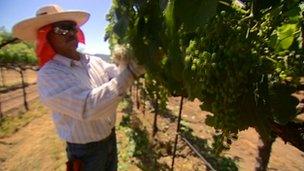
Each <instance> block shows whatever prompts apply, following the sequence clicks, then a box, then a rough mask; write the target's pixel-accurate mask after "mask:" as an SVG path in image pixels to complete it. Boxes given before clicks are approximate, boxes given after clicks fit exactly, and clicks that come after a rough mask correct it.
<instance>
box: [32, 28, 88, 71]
mask: <svg viewBox="0 0 304 171" xmlns="http://www.w3.org/2000/svg"><path fill="white" fill-rule="evenodd" d="M51 30H52V25H47V26H44V27H42V28H41V29H39V30H38V33H37V42H36V55H37V57H38V61H39V67H40V68H41V67H42V66H43V65H44V64H45V63H47V62H48V61H49V60H51V59H53V57H54V55H55V54H56V52H55V51H54V50H53V48H52V46H51V45H50V44H49V42H48V41H47V34H48V33H49V32H50V31H51ZM77 39H78V42H81V43H85V40H84V34H83V32H82V31H81V30H80V28H78V30H77Z"/></svg>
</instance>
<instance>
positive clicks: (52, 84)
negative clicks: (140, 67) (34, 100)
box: [38, 70, 133, 120]
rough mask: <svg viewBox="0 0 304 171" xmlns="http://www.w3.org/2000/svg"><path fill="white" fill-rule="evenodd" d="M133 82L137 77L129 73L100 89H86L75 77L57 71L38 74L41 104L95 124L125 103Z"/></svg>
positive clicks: (120, 75)
mask: <svg viewBox="0 0 304 171" xmlns="http://www.w3.org/2000/svg"><path fill="white" fill-rule="evenodd" d="M113 76H114V75H113ZM132 82H133V77H132V75H131V73H130V71H128V70H124V71H123V72H121V73H119V74H118V75H116V76H115V77H113V78H112V79H111V80H110V81H108V82H106V83H104V84H102V85H101V86H99V87H96V88H88V87H85V86H82V85H81V84H80V83H79V80H78V78H76V77H75V76H74V75H73V74H66V73H63V72H61V71H57V70H50V71H48V72H39V74H38V90H39V94H40V98H41V101H42V102H43V103H44V104H45V105H46V106H48V107H49V108H50V109H51V110H52V111H53V112H57V113H61V114H64V115H68V116H70V117H73V118H76V119H79V120H94V119H98V118H100V117H103V116H106V115H110V114H111V113H110V111H111V110H109V108H110V107H111V105H112V104H113V103H117V102H118V101H119V100H121V98H122V95H123V94H124V93H125V91H126V90H127V89H128V87H129V86H131V84H132Z"/></svg>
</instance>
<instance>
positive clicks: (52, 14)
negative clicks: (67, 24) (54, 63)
mask: <svg viewBox="0 0 304 171" xmlns="http://www.w3.org/2000/svg"><path fill="white" fill-rule="evenodd" d="M89 17H90V14H89V13H87V12H85V11H63V10H62V8H61V7H60V6H58V5H47V6H44V7H41V8H40V9H38V10H37V12H36V17H33V18H29V19H26V20H23V21H20V22H19V23H17V24H15V25H14V27H13V36H14V37H17V38H19V39H21V40H25V41H29V42H34V41H35V40H36V36H37V31H38V29H40V28H41V27H43V26H46V25H48V24H51V23H55V22H58V21H74V22H76V23H77V25H78V26H81V25H83V24H84V23H86V22H87V21H88V19H89Z"/></svg>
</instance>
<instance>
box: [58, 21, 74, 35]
mask: <svg viewBox="0 0 304 171" xmlns="http://www.w3.org/2000/svg"><path fill="white" fill-rule="evenodd" d="M53 32H54V33H55V34H58V35H62V36H65V35H67V34H69V33H73V34H75V33H76V32H77V26H76V24H70V23H67V24H61V25H54V26H53Z"/></svg>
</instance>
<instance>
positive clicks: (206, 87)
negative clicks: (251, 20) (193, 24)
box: [184, 11, 260, 132]
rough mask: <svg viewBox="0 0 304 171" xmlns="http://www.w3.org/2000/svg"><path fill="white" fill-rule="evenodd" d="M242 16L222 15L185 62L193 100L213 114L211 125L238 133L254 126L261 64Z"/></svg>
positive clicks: (190, 48) (196, 42)
mask: <svg viewBox="0 0 304 171" xmlns="http://www.w3.org/2000/svg"><path fill="white" fill-rule="evenodd" d="M241 17H242V16H241V14H239V13H237V12H235V13H227V12H225V11H223V12H221V13H220V14H219V15H217V16H215V18H214V20H212V21H211V23H209V24H208V25H207V26H206V27H205V28H203V29H201V30H198V31H197V34H199V35H200V36H197V37H195V38H194V39H193V40H191V41H190V42H189V45H188V47H187V48H186V56H185V58H184V62H185V67H184V75H185V77H184V78H185V79H186V80H185V84H186V86H185V87H186V88H187V92H188V95H189V98H199V99H200V100H201V101H202V102H203V104H202V105H201V108H202V109H203V110H208V111H211V112H212V113H213V116H210V117H208V118H207V123H208V124H209V125H211V126H213V127H215V128H216V129H222V130H226V131H229V132H237V131H239V130H243V129H246V128H248V127H249V126H250V120H252V118H253V117H254V113H255V111H254V110H253V109H254V107H255V101H254V98H255V94H254V90H255V83H256V82H257V80H258V79H259V77H260V75H259V73H258V70H257V66H259V65H260V60H259V58H258V56H257V55H255V54H254V53H253V52H252V51H253V50H252V49H251V47H253V46H254V45H253V44H252V43H251V41H248V40H245V41H244V37H245V36H246V34H247V29H246V26H247V25H246V22H240V20H239V19H241Z"/></svg>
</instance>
